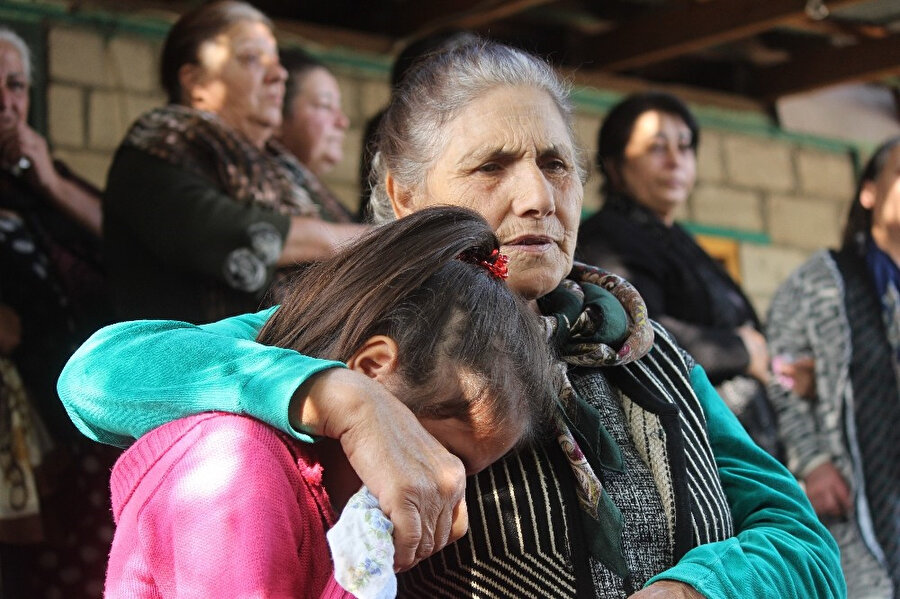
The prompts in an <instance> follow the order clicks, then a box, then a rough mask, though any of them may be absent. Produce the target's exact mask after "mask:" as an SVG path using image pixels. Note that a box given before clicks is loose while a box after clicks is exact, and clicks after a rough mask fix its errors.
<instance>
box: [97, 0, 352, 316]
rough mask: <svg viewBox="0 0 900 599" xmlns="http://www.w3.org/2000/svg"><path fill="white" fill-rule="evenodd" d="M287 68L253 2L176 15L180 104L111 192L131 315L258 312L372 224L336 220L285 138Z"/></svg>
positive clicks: (138, 147)
mask: <svg viewBox="0 0 900 599" xmlns="http://www.w3.org/2000/svg"><path fill="white" fill-rule="evenodd" d="M286 76H287V73H286V71H285V70H284V68H283V67H282V66H281V64H280V62H279V58H278V48H277V46H276V42H275V37H274V36H273V34H272V24H271V22H270V21H269V19H268V18H267V17H266V16H265V15H263V14H262V13H260V12H259V11H258V10H256V9H255V8H253V7H252V6H250V5H249V4H246V3H243V2H238V1H234V0H223V1H219V2H213V3H210V4H203V5H201V6H199V7H198V8H196V9H194V10H192V11H190V12H188V13H186V14H185V15H183V16H182V17H181V18H180V19H179V20H178V22H177V23H175V25H174V26H173V27H172V29H171V30H170V32H169V34H168V36H167V37H166V42H165V44H164V46H163V54H162V60H161V77H162V83H163V87H164V88H165V90H166V92H167V93H168V96H169V102H170V103H169V105H168V106H166V107H164V108H159V109H156V110H153V111H150V112H149V113H147V114H145V115H143V116H142V117H140V118H139V119H138V120H137V122H136V123H135V124H134V125H133V126H132V128H131V129H130V131H129V132H128V134H127V135H126V137H125V140H124V141H123V142H122V144H121V146H120V147H119V149H118V151H117V152H116V155H115V158H114V160H113V164H112V166H111V168H110V172H109V178H108V182H107V189H106V195H105V201H104V204H103V208H104V241H105V249H106V255H107V264H108V269H109V272H110V280H111V287H112V296H113V302H114V307H115V308H116V311H117V313H118V316H119V317H120V318H122V319H128V318H148V317H158V318H179V319H185V320H191V321H194V322H208V321H210V320H215V319H217V318H220V317H222V316H226V315H231V314H238V313H241V312H245V311H247V310H255V309H257V308H258V307H259V305H260V303H261V302H262V301H263V298H264V296H265V294H266V292H267V290H268V289H269V288H270V286H271V285H272V283H273V281H274V280H275V278H276V276H277V275H278V272H279V270H280V269H284V268H286V267H292V266H295V265H296V264H297V263H303V262H310V261H315V260H319V259H321V258H324V257H327V256H330V255H331V254H332V253H333V252H334V251H335V250H336V248H337V247H339V246H340V245H341V244H342V243H344V242H346V241H348V240H350V239H352V238H353V237H355V236H356V235H358V234H359V233H361V232H362V231H363V230H364V228H363V227H361V226H359V225H355V224H352V223H347V222H326V221H325V220H324V219H323V215H324V214H326V213H328V209H327V208H326V207H325V206H324V205H319V204H318V203H317V201H319V199H320V198H319V196H318V195H317V194H316V193H315V190H309V191H308V190H306V189H303V188H302V187H301V185H300V183H301V182H300V181H299V180H298V178H297V177H296V175H295V172H296V171H297V170H299V169H300V167H299V165H298V164H297V162H296V159H295V158H294V157H293V156H291V155H290V154H289V153H288V152H287V151H286V150H284V148H283V147H282V146H281V145H280V144H278V143H276V142H274V140H273V136H274V135H275V133H276V132H277V131H278V129H279V128H280V127H281V124H282V101H283V98H284V86H285V79H286ZM335 214H337V212H336V213H335ZM277 300H278V298H277V296H276V297H273V298H271V299H270V301H277Z"/></svg>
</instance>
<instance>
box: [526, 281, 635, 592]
mask: <svg viewBox="0 0 900 599" xmlns="http://www.w3.org/2000/svg"><path fill="white" fill-rule="evenodd" d="M538 307H539V308H540V310H541V313H542V314H543V315H544V317H545V324H546V328H547V335H548V338H549V340H550V343H551V344H552V345H553V347H554V348H555V349H556V351H557V355H558V356H559V357H560V360H561V361H560V362H559V364H558V368H559V369H560V371H561V375H562V376H561V377H560V378H561V380H562V381H563V383H562V389H561V390H560V394H559V408H560V409H559V410H558V411H557V418H556V435H557V440H558V441H559V444H560V446H561V447H562V449H563V452H564V453H565V455H566V457H567V459H568V461H569V465H570V466H571V468H572V472H573V473H574V474H575V478H576V481H577V485H576V491H577V494H578V499H579V503H580V504H581V511H582V519H581V520H582V527H583V531H584V537H585V539H586V540H587V544H588V549H589V550H590V552H591V555H592V556H593V557H594V558H595V559H596V560H598V561H599V562H601V563H602V564H604V565H605V566H606V567H607V568H609V569H610V570H611V571H612V572H614V573H615V574H617V575H618V576H621V577H623V578H624V577H626V576H627V575H628V566H627V565H626V563H625V552H624V549H623V546H622V528H623V523H622V513H621V511H620V510H619V508H618V507H617V506H616V505H615V504H614V503H613V501H612V499H611V498H610V497H609V494H608V493H607V492H606V490H605V489H604V488H603V484H602V483H601V482H600V479H599V477H598V476H597V474H596V473H597V472H599V471H601V469H604V468H605V469H607V470H612V471H616V472H621V471H622V469H623V467H624V465H623V460H622V452H621V450H620V449H619V446H618V445H617V444H616V442H615V440H614V439H613V438H612V436H611V435H610V434H609V432H608V431H607V430H606V428H605V427H604V426H603V422H602V420H601V417H600V413H599V412H598V411H597V409H596V408H594V407H593V406H591V405H590V404H589V403H587V402H586V401H585V400H584V399H582V398H581V397H579V396H578V394H577V393H576V392H575V389H574V388H573V387H572V385H571V383H570V382H569V380H568V378H567V377H566V376H565V373H566V368H567V367H566V364H572V365H578V366H616V365H622V364H626V363H628V362H632V361H634V360H637V359H639V358H640V357H642V356H643V355H644V354H646V353H647V351H649V349H650V347H651V345H652V343H653V331H652V329H651V327H650V323H649V320H648V319H647V310H646V306H645V305H644V302H643V300H642V299H641V297H640V295H639V294H638V293H637V291H636V290H635V289H634V288H633V287H632V286H631V285H630V284H629V283H627V282H626V281H625V280H624V279H622V278H620V277H618V276H616V275H612V274H610V273H606V272H604V271H601V270H599V269H594V268H592V267H588V266H584V265H580V264H576V265H575V268H574V269H573V271H572V273H571V274H570V278H568V279H566V280H564V281H563V282H562V283H561V284H560V285H559V287H557V288H556V289H555V290H554V291H552V292H550V293H549V294H547V295H545V296H544V297H542V298H540V299H539V300H538Z"/></svg>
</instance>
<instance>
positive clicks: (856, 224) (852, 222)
mask: <svg viewBox="0 0 900 599" xmlns="http://www.w3.org/2000/svg"><path fill="white" fill-rule="evenodd" d="M897 146H900V136H897V137H892V138H890V139H888V140H887V141H885V142H883V143H882V144H881V145H880V146H878V148H877V149H876V150H875V152H873V153H872V156H871V157H870V158H869V160H868V162H866V166H865V167H863V170H862V173H861V174H860V176H859V182H858V183H857V184H856V193H854V194H853V201H852V202H850V211H849V213H848V214H847V224H846V225H844V236H843V239H842V242H841V249H845V250H849V249H861V248H862V246H863V244H864V242H865V240H866V239H867V238H868V237H869V235H870V234H871V230H872V211H871V210H869V209H867V208H865V207H864V206H863V205H862V204H860V203H859V195H860V194H861V193H862V190H863V187H865V185H866V183H869V182H872V181H875V180H876V179H878V177H879V176H880V175H881V171H882V170H884V167H885V164H887V161H888V158H889V157H890V155H891V152H892V151H893V150H894V148H896V147H897Z"/></svg>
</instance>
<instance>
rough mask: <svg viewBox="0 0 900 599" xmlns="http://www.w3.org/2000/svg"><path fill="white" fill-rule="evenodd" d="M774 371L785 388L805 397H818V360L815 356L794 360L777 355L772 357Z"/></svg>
mask: <svg viewBox="0 0 900 599" xmlns="http://www.w3.org/2000/svg"><path fill="white" fill-rule="evenodd" d="M772 373H773V374H774V375H775V377H776V378H777V379H778V382H779V383H780V384H781V385H782V386H783V387H784V388H785V389H790V390H791V391H793V392H794V393H795V394H796V395H797V396H799V397H802V398H803V399H809V400H814V399H815V398H816V361H815V359H813V358H808V357H807V358H798V359H796V360H793V361H789V360H788V359H786V358H784V357H781V356H775V358H773V359H772Z"/></svg>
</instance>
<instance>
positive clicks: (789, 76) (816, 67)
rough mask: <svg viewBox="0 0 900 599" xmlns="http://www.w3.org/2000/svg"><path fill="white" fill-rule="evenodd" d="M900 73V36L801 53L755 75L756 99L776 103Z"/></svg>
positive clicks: (760, 70)
mask: <svg viewBox="0 0 900 599" xmlns="http://www.w3.org/2000/svg"><path fill="white" fill-rule="evenodd" d="M897 74H900V34H894V35H892V36H890V37H886V38H884V39H867V40H861V41H860V42H859V43H857V44H854V45H852V46H842V47H829V48H823V49H817V50H815V51H808V52H804V53H803V54H802V55H801V54H798V55H796V56H795V58H794V59H793V60H791V61H790V62H788V63H785V64H781V65H776V66H773V67H769V68H766V69H759V70H758V71H757V72H756V77H755V80H756V84H755V85H754V91H755V93H754V96H756V97H759V98H764V99H769V100H774V99H776V98H779V97H781V96H786V95H789V94H796V93H801V92H806V91H811V90H814V89H818V88H821V87H828V86H830V85H837V84H840V83H849V82H852V81H874V80H877V79H881V78H884V77H889V76H891V75H897Z"/></svg>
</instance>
